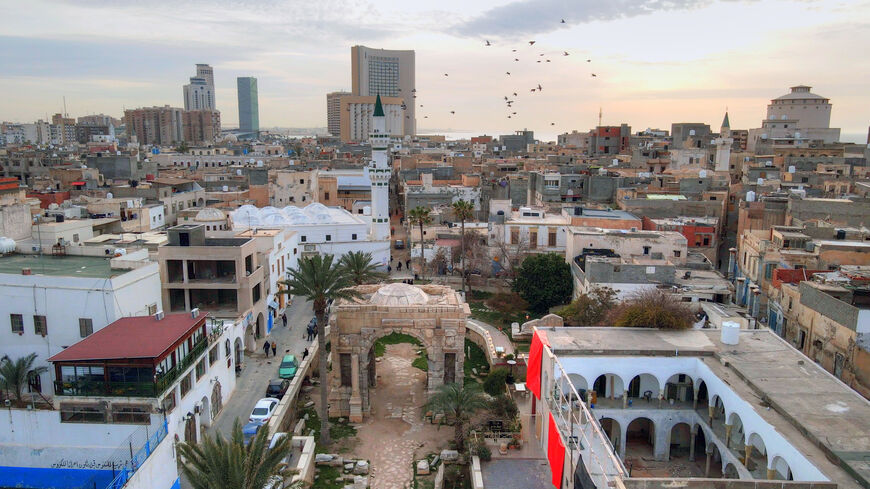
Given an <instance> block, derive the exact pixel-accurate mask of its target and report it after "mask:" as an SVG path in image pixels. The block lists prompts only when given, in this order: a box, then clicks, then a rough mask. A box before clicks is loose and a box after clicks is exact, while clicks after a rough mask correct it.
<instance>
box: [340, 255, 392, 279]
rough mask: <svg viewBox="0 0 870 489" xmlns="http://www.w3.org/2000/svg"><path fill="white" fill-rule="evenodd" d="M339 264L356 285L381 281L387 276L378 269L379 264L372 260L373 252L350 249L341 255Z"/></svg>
mask: <svg viewBox="0 0 870 489" xmlns="http://www.w3.org/2000/svg"><path fill="white" fill-rule="evenodd" d="M339 264H340V265H341V266H342V268H344V273H345V274H347V276H348V278H349V279H350V281H351V282H353V283H354V285H362V284H370V283H374V282H380V281H381V280H384V279H385V278H387V274H386V273H383V272H380V271H378V267H377V265H375V264H374V262H373V261H372V254H371V253H366V252H363V251H348V252H347V253H345V254H343V255H341V259H340V260H339Z"/></svg>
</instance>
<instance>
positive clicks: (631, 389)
mask: <svg viewBox="0 0 870 489" xmlns="http://www.w3.org/2000/svg"><path fill="white" fill-rule="evenodd" d="M659 392H660V391H659V381H658V379H657V378H656V376H655V375H653V374H648V373H642V374H638V375H635V376H634V377H632V379H631V380H630V381H629V382H628V397H629V399H646V398H647V397H649V399H650V400H652V399H658V396H659ZM647 394H649V396H647Z"/></svg>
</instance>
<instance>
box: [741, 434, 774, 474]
mask: <svg viewBox="0 0 870 489" xmlns="http://www.w3.org/2000/svg"><path fill="white" fill-rule="evenodd" d="M750 447H751V452H750V453H749V457H746V458H745V459H744V461H743V465H744V466H745V467H746V470H748V471H750V472H752V473H753V475H754V476H755V478H756V479H765V478H767V473H766V472H765V471H766V469H767V466H768V460H767V446H766V445H765V443H764V440H763V439H762V438H761V435H759V434H758V433H755V432H752V433H749V435H748V436H747V437H746V445H745V448H744V450H747V451H749V450H750Z"/></svg>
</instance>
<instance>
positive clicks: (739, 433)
mask: <svg viewBox="0 0 870 489" xmlns="http://www.w3.org/2000/svg"><path fill="white" fill-rule="evenodd" d="M727 419H728V422H727V423H726V424H727V425H728V426H730V427H731V428H730V430H731V433H730V435H726V436H725V444H726V446H727V448H732V447H734V448H738V449H742V448H743V445H745V444H746V441H747V438H746V428H745V427H744V426H743V420H742V419H741V418H740V415H739V414H737V412H736V411H732V412H731V413H729V414H728V418H727ZM726 429H728V428H726ZM735 442H739V444H738V443H735Z"/></svg>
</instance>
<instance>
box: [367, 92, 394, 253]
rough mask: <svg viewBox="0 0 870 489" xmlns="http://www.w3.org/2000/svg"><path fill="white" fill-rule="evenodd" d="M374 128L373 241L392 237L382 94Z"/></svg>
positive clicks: (371, 167)
mask: <svg viewBox="0 0 870 489" xmlns="http://www.w3.org/2000/svg"><path fill="white" fill-rule="evenodd" d="M372 127H373V130H372V132H371V133H370V134H369V144H370V145H371V146H372V161H371V163H370V164H369V166H368V174H369V180H370V181H371V182H372V227H371V230H370V232H369V234H370V235H371V239H372V240H373V241H382V240H388V239H390V174H391V171H390V162H389V157H388V156H387V148H388V147H389V145H390V135H389V134H387V120H386V117H385V116H384V107H383V105H381V95H380V94H378V96H377V99H375V111H374V113H373V114H372Z"/></svg>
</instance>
